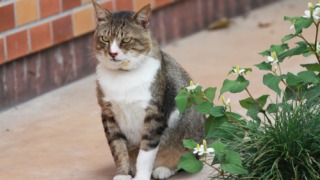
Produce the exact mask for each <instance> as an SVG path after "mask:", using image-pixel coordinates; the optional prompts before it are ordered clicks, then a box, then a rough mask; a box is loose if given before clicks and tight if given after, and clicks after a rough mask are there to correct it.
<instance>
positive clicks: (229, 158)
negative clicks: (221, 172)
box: [226, 150, 241, 165]
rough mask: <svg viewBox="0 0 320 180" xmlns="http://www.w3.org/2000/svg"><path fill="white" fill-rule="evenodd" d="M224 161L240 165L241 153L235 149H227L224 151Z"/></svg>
mask: <svg viewBox="0 0 320 180" xmlns="http://www.w3.org/2000/svg"><path fill="white" fill-rule="evenodd" d="M226 163H228V164H237V165H241V155H240V153H238V152H235V151H231V150H229V151H227V153H226Z"/></svg>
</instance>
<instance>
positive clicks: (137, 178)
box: [132, 175, 150, 180]
mask: <svg viewBox="0 0 320 180" xmlns="http://www.w3.org/2000/svg"><path fill="white" fill-rule="evenodd" d="M132 180H150V175H149V177H148V175H142V176H141V175H140V176H135V177H134V178H133V179H132Z"/></svg>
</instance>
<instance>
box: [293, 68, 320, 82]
mask: <svg viewBox="0 0 320 180" xmlns="http://www.w3.org/2000/svg"><path fill="white" fill-rule="evenodd" d="M297 76H298V78H299V79H301V80H302V82H304V83H313V84H317V83H318V81H319V79H318V77H317V75H316V74H315V73H314V72H313V71H302V72H299V73H298V75H297Z"/></svg>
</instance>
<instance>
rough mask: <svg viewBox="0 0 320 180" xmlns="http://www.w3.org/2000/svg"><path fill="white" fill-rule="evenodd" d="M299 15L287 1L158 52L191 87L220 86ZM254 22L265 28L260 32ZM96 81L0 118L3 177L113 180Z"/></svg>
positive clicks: (298, 4)
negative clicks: (178, 68) (189, 77)
mask: <svg viewBox="0 0 320 180" xmlns="http://www.w3.org/2000/svg"><path fill="white" fill-rule="evenodd" d="M304 9H307V1H301V0H284V1H281V2H279V3H275V4H272V5H270V6H267V7H264V8H262V9H258V10H255V11H252V12H250V13H249V14H248V16H247V17H237V18H235V19H233V20H232V21H233V24H232V25H231V27H230V28H228V29H223V30H218V31H206V30H204V31H201V32H199V33H197V34H194V35H192V36H190V37H187V38H184V39H181V40H179V41H176V42H173V43H171V44H170V45H167V46H166V47H164V48H163V49H164V50H165V51H166V52H168V53H169V54H171V55H172V56H173V57H175V58H176V59H177V60H178V61H179V62H180V63H181V64H182V65H183V66H184V67H185V68H186V69H187V70H188V71H189V72H190V73H191V75H192V76H193V78H194V81H195V82H196V83H200V84H201V85H203V86H205V87H206V86H217V87H221V85H222V82H223V80H224V79H225V78H226V77H227V75H226V74H227V72H228V71H229V70H230V68H231V66H233V65H239V66H241V67H253V64H257V63H260V62H261V61H262V60H264V58H262V57H260V56H259V55H258V54H257V53H258V52H260V51H263V50H265V49H267V48H268V47H269V46H270V44H272V43H280V39H281V37H282V36H284V35H286V34H289V33H290V31H292V30H290V29H289V27H290V23H289V22H284V21H283V16H284V15H289V16H299V15H302V14H303V11H304ZM259 23H263V24H269V26H268V27H265V28H261V27H258V24H259ZM288 62H289V63H286V65H285V66H284V67H283V69H284V70H283V71H286V70H288V69H290V70H293V71H296V69H297V68H296V67H297V61H288ZM292 62H294V63H292ZM231 78H232V77H231ZM248 78H249V79H250V80H251V86H250V88H249V89H250V90H251V91H252V92H253V94H256V96H258V95H261V94H262V93H263V92H266V91H268V89H267V88H265V87H263V86H261V82H260V81H261V79H262V76H261V73H259V71H258V70H257V69H256V68H254V72H253V73H252V74H251V75H249V76H248ZM94 81H95V77H94V76H90V77H88V78H85V79H83V80H80V81H78V82H75V83H73V84H70V85H68V86H65V87H63V88H60V89H58V90H55V91H53V92H50V93H47V94H45V95H43V96H41V97H38V98H36V99H34V100H31V101H29V102H26V103H24V104H21V105H19V106H16V107H14V108H12V109H9V110H7V111H4V112H2V113H0V179H4V180H7V179H10V180H11V179H13V180H16V179H17V180H19V179H36V180H38V179H50V180H54V179H57V180H61V179H65V180H69V179H76V180H88V179H95V180H96V179H97V180H98V179H112V176H113V174H114V164H113V160H112V157H111V154H110V151H109V148H108V146H107V143H106V141H105V136H104V133H103V129H102V125H101V122H100V115H99V107H98V105H97V102H96V97H95V83H94ZM241 97H244V94H237V95H234V96H232V103H233V106H234V107H235V109H236V110H239V109H237V107H238V105H236V104H237V103H236V102H237V99H239V98H241ZM239 111H240V110H239ZM209 173H210V170H208V169H205V170H204V171H202V172H201V173H199V174H197V175H187V174H182V175H178V176H176V177H174V178H172V179H173V180H174V179H189V180H192V179H206V178H207V177H208V176H209Z"/></svg>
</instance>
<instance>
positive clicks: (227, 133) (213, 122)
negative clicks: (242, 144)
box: [204, 116, 244, 140]
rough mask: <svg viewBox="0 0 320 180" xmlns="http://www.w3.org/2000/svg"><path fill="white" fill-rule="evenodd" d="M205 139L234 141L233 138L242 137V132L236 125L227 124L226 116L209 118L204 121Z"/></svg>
mask: <svg viewBox="0 0 320 180" xmlns="http://www.w3.org/2000/svg"><path fill="white" fill-rule="evenodd" d="M204 127H205V128H204V129H205V135H206V138H208V139H209V138H221V139H225V140H234V138H236V137H239V138H243V137H244V131H243V130H242V129H241V128H239V127H238V126H237V124H236V123H231V122H229V119H228V117H227V116H222V117H213V116H209V118H208V119H206V121H205V126H204Z"/></svg>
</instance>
